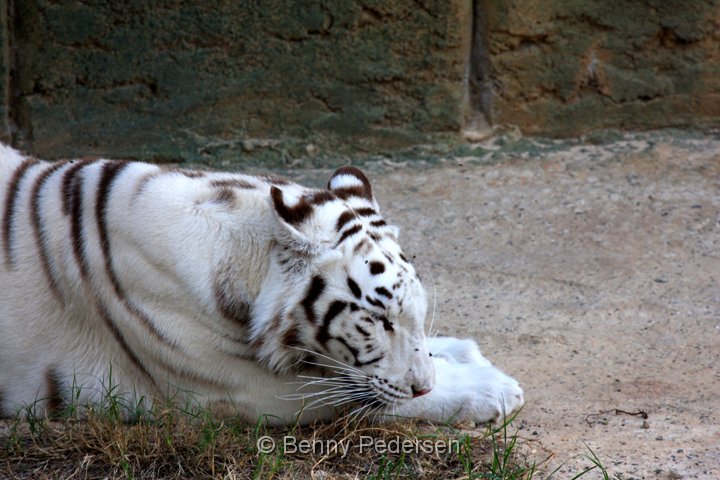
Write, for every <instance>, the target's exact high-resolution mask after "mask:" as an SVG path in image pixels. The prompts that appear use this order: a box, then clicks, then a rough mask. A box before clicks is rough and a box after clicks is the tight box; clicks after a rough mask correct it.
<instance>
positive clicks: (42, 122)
mask: <svg viewBox="0 0 720 480" xmlns="http://www.w3.org/2000/svg"><path fill="white" fill-rule="evenodd" d="M14 9H15V21H14V37H13V40H12V41H13V43H14V47H15V71H14V90H15V93H14V103H13V104H12V108H13V119H14V121H15V122H16V127H17V131H16V132H15V135H14V142H15V144H16V145H18V146H20V147H22V148H24V149H27V150H30V151H32V152H35V153H36V154H38V155H41V156H43V157H58V156H65V155H72V154H75V153H77V152H78V150H80V151H82V153H83V154H89V155H93V154H99V155H112V156H128V157H134V158H141V159H150V160H154V161H166V160H167V161H175V160H185V161H205V162H211V163H212V162H215V161H219V160H222V159H230V160H234V159H238V158H241V157H248V156H259V157H261V158H262V157H263V155H268V156H270V157H277V156H297V155H300V154H313V153H315V152H316V151H317V150H318V149H324V150H329V151H340V152H342V151H347V152H350V151H358V150H360V151H384V150H393V149H398V148H403V147H406V146H408V145H413V144H416V143H419V142H423V141H426V138H427V135H428V134H434V133H441V132H448V133H454V132H457V131H458V130H459V129H460V128H461V127H462V125H463V122H464V118H465V111H464V109H465V108H466V105H467V102H466V101H465V99H464V96H465V95H466V93H465V92H466V87H465V81H464V79H465V68H466V64H467V58H468V56H469V49H470V44H471V40H470V36H471V31H472V27H471V21H470V20H471V17H472V16H471V6H470V4H469V3H468V2H464V1H460V0H451V1H447V0H444V1H443V0H437V1H433V0H416V1H414V0H394V1H392V2H386V1H383V0H334V1H325V2H320V1H306V0H263V1H257V0H255V1H223V0H210V1H198V0H177V1H169V0H156V1H143V2H140V1H117V0H94V1H83V2H57V1H53V0H22V1H21V0H15V2H14Z"/></svg>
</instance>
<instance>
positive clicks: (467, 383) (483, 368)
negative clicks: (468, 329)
mask: <svg viewBox="0 0 720 480" xmlns="http://www.w3.org/2000/svg"><path fill="white" fill-rule="evenodd" d="M428 344H429V347H430V351H431V352H432V354H433V361H434V364H435V371H436V376H435V386H434V388H433V389H432V390H431V391H430V393H428V394H426V395H423V396H421V397H417V398H414V399H412V400H410V401H408V402H406V403H404V404H403V405H401V406H399V407H396V408H395V409H392V410H390V411H388V415H387V418H388V419H392V418H396V417H398V416H399V417H413V418H421V419H426V420H430V421H433V422H448V421H449V422H453V423H460V422H466V421H473V422H475V423H485V422H497V421H502V420H503V417H507V416H510V415H511V414H512V412H514V411H516V410H518V409H519V408H520V407H521V406H522V405H523V403H524V399H523V390H522V388H521V387H520V384H519V383H518V382H517V381H516V380H515V379H513V378H512V377H510V376H508V375H506V374H505V373H503V372H501V371H500V370H499V369H497V368H496V367H494V366H493V365H492V364H491V363H490V362H489V361H488V360H487V359H486V358H485V357H483V356H482V354H481V353H480V350H479V349H478V346H477V344H476V343H475V342H474V341H473V340H461V339H457V338H451V337H438V338H434V339H428Z"/></svg>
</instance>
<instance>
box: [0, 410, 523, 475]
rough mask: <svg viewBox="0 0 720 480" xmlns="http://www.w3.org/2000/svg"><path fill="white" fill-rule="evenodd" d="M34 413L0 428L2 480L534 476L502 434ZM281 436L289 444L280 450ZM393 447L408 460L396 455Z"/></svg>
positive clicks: (191, 416) (200, 414) (192, 416)
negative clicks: (266, 446) (270, 446)
mask: <svg viewBox="0 0 720 480" xmlns="http://www.w3.org/2000/svg"><path fill="white" fill-rule="evenodd" d="M32 413H33V412H32V409H31V408H27V409H26V411H25V412H21V413H20V414H19V415H18V416H17V417H16V418H14V419H11V420H7V421H5V425H4V426H1V427H0V478H5V477H8V478H32V479H44V478H53V479H55V478H67V479H69V478H73V479H76V478H77V479H82V478H153V479H155V478H228V479H235V478H238V479H239V478H313V479H335V478H342V479H344V478H378V479H380V478H432V479H434V478H492V479H520V478H522V479H529V478H531V477H532V476H533V474H534V468H533V467H532V466H528V465H526V464H525V461H524V459H523V458H521V457H520V456H519V455H518V454H517V452H516V451H515V450H516V449H515V440H516V439H515V437H514V436H510V437H508V435H507V431H508V430H507V427H505V428H499V429H487V430H486V431H485V432H484V433H483V432H480V433H478V432H468V431H460V430H456V429H453V428H450V427H447V426H443V427H433V426H428V425H422V424H417V423H407V422H406V423H402V424H394V425H381V426H378V425H371V424H367V423H360V424H348V423H344V422H342V421H338V422H335V423H333V424H327V425H315V426H311V427H295V428H291V429H289V428H287V427H286V428H282V429H281V428H267V427H264V426H262V425H261V423H258V425H256V426H252V425H248V424H246V423H241V422H239V421H236V420H232V419H229V420H228V419H226V420H219V419H217V418H214V417H213V416H212V415H210V414H209V413H208V412H207V411H202V410H196V411H194V412H188V411H181V410H179V409H178V408H176V407H168V408H162V409H160V408H156V409H155V410H154V411H153V412H152V413H151V414H145V415H138V416H137V417H136V418H135V419H134V420H133V421H129V422H128V421H126V420H123V419H122V418H121V416H120V415H118V411H117V410H116V409H113V408H110V409H107V408H106V409H103V410H102V411H99V410H93V409H88V410H87V411H85V412H83V415H82V417H83V418H82V420H80V419H79V414H78V409H72V411H69V412H68V413H67V414H65V415H64V416H63V417H62V418H59V419H55V420H48V419H37V418H35V417H34V416H33V415H32ZM286 436H289V437H290V438H291V439H294V440H290V443H288V444H287V448H286V449H284V448H282V445H283V443H284V437H286ZM264 437H270V438H272V439H273V441H274V442H275V444H276V445H277V446H278V447H279V448H276V449H275V450H274V451H272V452H269V453H263V451H261V450H262V449H261V448H259V446H258V441H259V440H260V439H261V438H264ZM263 441H265V442H268V440H263ZM293 441H294V442H296V443H295V445H298V443H297V442H302V441H305V442H306V443H305V445H306V446H308V449H310V450H311V451H309V452H306V453H302V452H300V451H293V446H292V445H291V443H292V442H293ZM328 441H334V442H336V443H335V444H334V445H336V447H337V450H335V451H328V449H329V448H332V445H333V444H332V443H328ZM393 441H394V442H395V443H393ZM382 442H385V444H383V443H382ZM398 442H405V443H404V445H405V446H404V448H405V449H406V450H408V451H406V452H405V453H403V452H402V451H399V450H402V448H400V445H399V444H398ZM370 443H372V445H369V444H370ZM313 445H314V447H315V448H314V449H313V448H311V447H312V446H313ZM344 449H347V451H346V452H345V451H344ZM312 450H314V451H312Z"/></svg>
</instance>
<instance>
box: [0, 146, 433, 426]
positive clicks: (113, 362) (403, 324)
mask: <svg viewBox="0 0 720 480" xmlns="http://www.w3.org/2000/svg"><path fill="white" fill-rule="evenodd" d="M0 199H3V200H2V201H3V203H2V205H1V206H0V215H2V217H1V218H2V224H0V228H2V232H1V233H2V235H1V239H2V252H3V257H4V258H3V259H2V260H3V261H2V262H0V392H1V393H2V396H1V398H0V416H2V415H3V414H5V415H7V414H9V413H10V412H12V411H13V410H14V409H15V408H17V406H19V405H23V404H27V403H31V402H33V401H35V400H38V401H39V404H38V406H39V408H38V411H39V412H45V413H53V414H56V413H57V411H58V409H60V408H62V405H64V403H63V402H67V400H68V399H69V398H70V395H71V393H70V388H71V385H79V386H81V387H82V388H81V389H80V398H76V399H75V400H77V401H79V402H80V403H94V402H99V401H101V400H102V395H103V392H105V391H107V389H108V388H113V387H116V388H117V392H118V393H120V394H123V395H128V396H130V397H131V398H130V399H129V400H130V401H129V403H130V404H133V400H134V401H135V402H138V401H141V399H143V400H142V401H143V402H146V403H147V404H151V403H152V402H153V401H155V400H160V401H165V399H166V397H167V395H170V396H171V397H172V398H174V399H175V400H176V401H179V402H182V401H183V399H184V398H185V399H192V400H193V401H198V402H200V403H201V404H202V405H213V404H221V403H223V402H227V401H228V399H230V400H231V403H232V405H233V406H234V408H235V412H234V413H235V414H237V415H240V416H241V417H244V418H246V419H247V420H248V421H255V420H257V418H258V416H260V415H263V414H268V415H269V416H268V417H267V418H266V420H267V421H268V422H270V423H288V422H293V421H296V415H297V414H298V412H301V411H302V412H303V413H302V415H303V417H302V421H303V422H310V421H314V420H316V419H329V418H332V417H333V416H334V415H335V413H336V412H335V409H334V408H332V406H330V405H324V406H321V407H320V408H313V409H310V410H308V411H307V412H305V411H303V409H302V405H303V402H304V400H303V399H302V398H300V397H297V398H295V397H293V399H292V400H288V399H285V398H283V397H284V396H291V397H292V396H293V395H295V396H297V392H296V388H297V387H296V386H295V385H294V384H293V381H294V380H295V379H296V375H298V374H299V373H301V372H307V371H308V370H309V371H318V370H319V373H317V372H316V373H315V375H318V374H322V375H329V376H330V377H332V376H337V375H340V376H341V377H342V374H343V372H342V370H338V369H337V363H333V362H342V364H345V365H350V366H354V367H353V368H358V369H364V370H363V371H365V372H366V373H365V374H364V375H365V376H366V380H364V382H365V383H364V384H363V386H362V389H364V390H363V391H367V393H366V395H367V401H369V402H374V403H373V404H377V405H387V408H390V406H393V407H396V406H398V405H401V404H402V403H403V402H409V401H410V400H411V399H413V398H414V397H415V394H416V392H417V391H422V392H428V391H430V389H431V388H432V384H433V381H434V366H433V365H434V363H433V361H432V360H431V359H430V356H429V350H428V348H429V347H428V345H427V340H426V338H425V334H424V332H423V322H424V317H425V313H426V309H427V302H426V298H425V292H424V289H423V288H422V285H421V283H420V281H419V279H418V278H417V275H416V274H415V272H414V269H413V267H412V265H410V264H409V263H407V262H406V261H404V260H402V258H404V256H403V255H402V252H401V250H400V247H399V245H398V244H397V229H396V228H395V227H393V226H391V225H389V224H387V223H386V222H385V221H384V220H382V218H381V217H380V213H379V209H378V205H377V203H376V201H375V199H374V197H373V194H372V188H371V187H370V183H369V182H368V181H367V178H365V176H364V174H362V172H360V171H359V170H357V169H354V168H353V167H344V168H342V169H340V170H338V172H336V174H335V175H334V176H333V177H332V178H331V180H330V184H329V185H328V188H327V189H309V188H306V187H303V186H301V185H297V184H294V183H292V182H288V181H285V180H282V179H278V178H276V177H268V176H251V175H243V174H234V173H223V172H193V171H188V170H178V169H170V168H165V167H160V166H157V165H152V164H145V163H140V162H125V161H118V160H108V159H91V160H69V161H61V162H55V163H49V162H43V161H37V160H33V159H28V158H26V157H23V156H22V155H20V154H19V153H18V152H16V151H14V150H12V149H10V148H8V147H5V146H1V145H0ZM348 232H350V233H348ZM308 359H313V361H312V362H310V363H307V362H308ZM327 359H330V360H327ZM410 366H411V367H412V368H409V367H410ZM347 381H350V380H347ZM109 382H112V384H113V385H109V384H108V383H109ZM352 382H357V379H352ZM353 385H354V386H353V389H357V388H359V387H357V385H355V384H353ZM388 385H392V386H393V387H392V388H390V387H389V386H388ZM321 390H322V385H311V386H308V387H307V391H305V393H308V394H312V393H313V392H315V393H317V392H321ZM354 391H357V390H354ZM410 404H412V403H411V402H410Z"/></svg>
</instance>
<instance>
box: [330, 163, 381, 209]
mask: <svg viewBox="0 0 720 480" xmlns="http://www.w3.org/2000/svg"><path fill="white" fill-rule="evenodd" d="M328 190H330V191H332V193H333V194H335V196H336V197H338V198H341V199H342V200H347V199H349V198H351V197H355V198H362V199H365V200H367V201H368V202H370V203H371V204H372V206H373V207H374V208H375V209H376V210H377V208H378V205H377V202H376V201H375V197H374V196H373V191H372V186H371V185H370V180H368V178H367V177H366V176H365V174H364V173H363V172H362V170H360V169H359V168H356V167H350V166H347V167H341V168H338V169H337V170H336V171H335V173H334V174H333V176H332V177H330V181H329V182H328Z"/></svg>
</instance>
